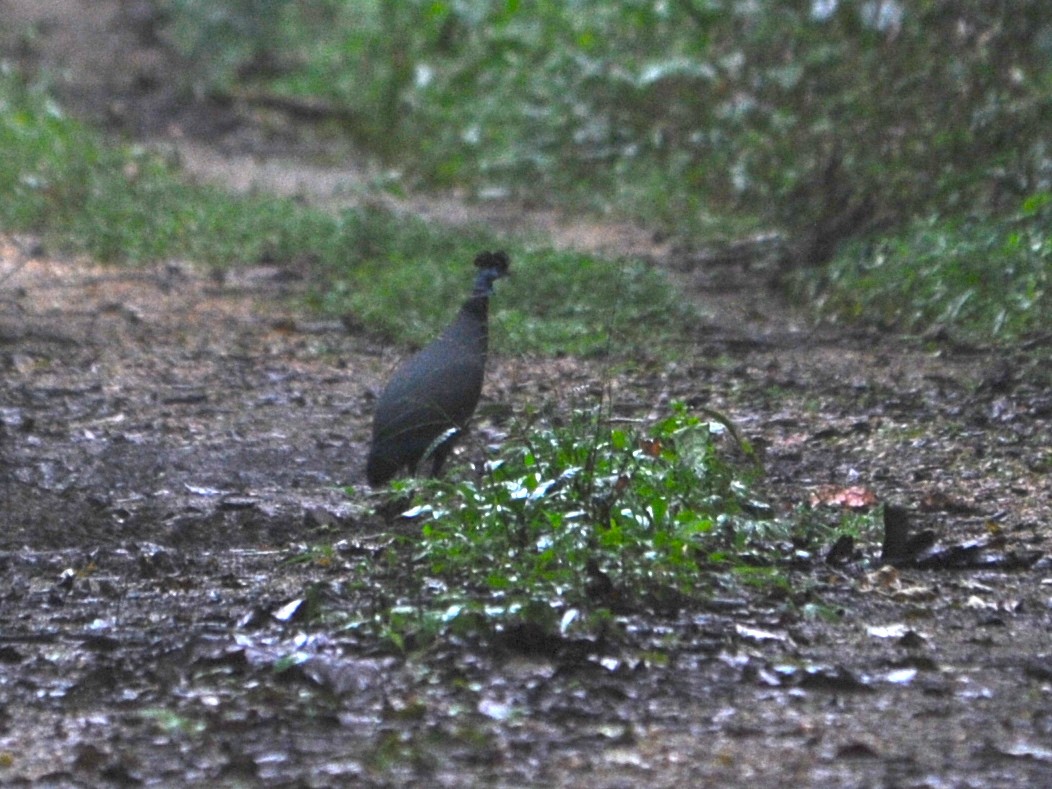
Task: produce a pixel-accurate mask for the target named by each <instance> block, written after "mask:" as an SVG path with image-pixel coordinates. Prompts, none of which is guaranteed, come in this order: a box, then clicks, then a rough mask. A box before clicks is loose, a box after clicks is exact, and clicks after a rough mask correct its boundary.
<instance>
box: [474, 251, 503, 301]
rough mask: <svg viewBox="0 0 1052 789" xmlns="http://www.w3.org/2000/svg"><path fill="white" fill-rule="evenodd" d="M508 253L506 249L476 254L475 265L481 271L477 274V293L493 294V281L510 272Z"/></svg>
mask: <svg viewBox="0 0 1052 789" xmlns="http://www.w3.org/2000/svg"><path fill="white" fill-rule="evenodd" d="M510 262H511V261H510V260H509V259H508V253H507V252H505V251H504V250H499V251H497V252H479V253H478V254H477V255H476V256H475V267H476V268H478V270H479V273H478V274H477V275H476V276H475V295H476V296H490V295H492V294H493V283H494V282H496V281H497V280H498V279H500V278H501V277H506V276H508V275H509V274H510V272H509V271H508V266H509V265H510Z"/></svg>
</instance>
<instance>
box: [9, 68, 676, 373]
mask: <svg viewBox="0 0 1052 789" xmlns="http://www.w3.org/2000/svg"><path fill="white" fill-rule="evenodd" d="M0 148H2V149H3V151H4V156H3V157H2V158H0V228H2V229H4V230H6V231H9V232H14V231H22V232H32V233H38V234H40V235H41V236H42V237H43V239H44V240H45V243H47V244H48V245H50V246H53V247H55V248H58V249H62V250H66V251H71V252H81V253H85V254H87V255H90V256H91V257H92V258H95V259H96V260H99V261H103V262H124V263H140V262H145V261H152V260H163V259H166V258H180V259H188V260H191V261H194V262H198V263H203V264H207V265H210V266H216V267H223V266H232V265H242V264H256V263H260V262H263V261H276V262H278V263H280V262H282V261H290V260H302V259H307V260H311V261H314V262H315V263H316V265H315V266H314V269H313V272H312V273H313V275H314V276H315V278H316V281H317V283H318V287H317V288H316V291H315V293H314V295H313V297H312V298H311V299H310V303H311V304H312V305H313V306H314V307H316V308H317V309H319V310H322V311H325V312H328V313H331V314H346V313H350V314H351V315H352V316H353V317H354V319H355V320H356V322H358V323H359V324H361V325H362V326H363V327H365V328H367V329H369V330H372V331H374V332H376V333H379V334H381V335H383V336H385V337H387V338H388V339H389V340H391V341H393V342H398V343H406V344H414V343H420V342H423V341H424V340H426V339H427V338H429V337H431V336H433V335H434V334H435V333H436V332H437V331H438V330H439V329H440V328H441V327H442V326H443V325H444V324H445V323H447V322H448V321H449V319H450V317H451V316H452V314H453V313H454V312H455V310H456V308H457V306H458V305H459V303H460V301H461V300H462V299H463V298H464V297H465V296H466V294H467V292H468V290H469V288H470V285H471V281H472V277H473V271H474V270H473V269H472V267H471V260H472V259H473V258H474V256H475V254H476V253H477V252H478V251H479V250H480V249H484V248H496V247H503V248H506V249H508V251H509V253H510V254H511V256H512V271H513V273H514V277H513V278H512V280H511V281H510V283H502V287H501V288H500V289H499V290H500V293H499V294H498V298H497V300H496V302H495V305H494V316H493V322H494V324H495V327H496V328H495V331H494V340H495V342H494V345H495V346H496V347H497V348H498V349H503V350H505V351H515V352H535V353H541V354H556V353H578V354H600V353H603V354H606V353H610V354H613V355H615V356H622V355H623V356H630V355H631V356H638V355H639V354H640V353H646V354H656V355H663V354H666V353H670V352H671V351H672V350H673V349H674V346H675V344H676V343H677V342H678V340H679V338H681V337H682V336H683V335H684V332H685V331H686V329H687V327H688V325H689V323H690V321H691V320H692V318H693V317H694V316H693V312H692V310H691V309H690V308H689V307H685V306H683V305H681V304H680V300H679V298H678V296H677V294H676V293H675V291H674V290H673V288H672V285H671V284H670V283H669V281H668V280H667V279H666V277H665V276H664V275H663V274H662V273H660V272H658V271H656V270H654V269H652V268H650V267H647V266H644V265H642V264H639V263H622V262H618V261H610V260H604V259H601V258H597V257H594V256H587V255H581V254H572V253H566V252H557V251H553V250H550V249H540V248H536V247H532V246H527V245H526V244H524V243H523V242H520V241H517V240H515V239H497V238H495V237H493V235H492V234H489V233H487V232H485V231H483V230H481V229H470V228H469V229H463V228H456V229H451V228H444V227H441V226H438V225H431V224H427V223H425V222H423V221H422V220H417V219H413V218H411V217H405V216H395V215H392V214H390V213H388V212H386V211H382V210H378V209H366V208H363V209H360V210H348V211H344V212H342V213H340V214H332V213H328V212H325V211H322V210H318V209H314V208H311V207H307V206H303V205H300V204H298V203H296V202H295V201H293V200H290V199H285V198H277V197H267V196H235V195H231V194H229V193H227V192H224V191H223V190H221V189H219V188H216V187H211V186H201V185H196V184H192V183H187V182H186V181H185V180H184V179H183V178H182V177H181V175H180V173H179V172H178V170H177V169H176V168H175V167H174V166H173V165H172V164H171V163H169V162H166V161H165V160H164V159H163V158H161V157H159V156H157V155H155V154H153V153H150V152H148V151H146V150H144V149H142V148H138V147H134V146H113V145H108V144H106V143H105V142H104V141H103V140H102V139H101V138H100V136H99V135H98V134H96V133H95V132H94V131H93V130H91V129H90V128H88V127H86V126H84V125H83V124H80V123H77V122H76V121H74V120H72V119H70V118H68V117H66V116H65V115H64V114H63V112H62V111H61V109H60V108H59V107H58V106H57V105H56V104H55V103H54V102H53V101H52V100H51V99H50V97H49V96H48V94H47V93H46V91H44V90H43V89H41V88H38V87H34V86H30V85H26V84H25V83H24V82H23V81H22V80H21V79H20V78H19V77H18V76H17V75H15V74H13V73H10V72H4V73H3V74H0ZM504 285H508V287H504Z"/></svg>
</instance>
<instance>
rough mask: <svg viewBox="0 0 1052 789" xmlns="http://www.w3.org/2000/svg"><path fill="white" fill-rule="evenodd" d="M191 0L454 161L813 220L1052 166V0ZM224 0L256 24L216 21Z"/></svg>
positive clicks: (1010, 183) (288, 84)
mask: <svg viewBox="0 0 1052 789" xmlns="http://www.w3.org/2000/svg"><path fill="white" fill-rule="evenodd" d="M170 5H171V6H173V8H174V9H175V10H176V12H177V13H176V14H175V18H176V19H177V20H178V19H181V18H183V17H185V16H186V15H187V14H189V15H190V17H191V21H196V23H197V24H196V25H188V26H187V27H189V28H190V29H192V30H193V31H194V33H195V34H196V39H195V40H196V41H197V42H198V43H197V44H195V45H194V46H195V47H196V49H194V48H191V49H190V51H197V49H201V48H205V49H224V50H227V51H234V52H237V51H239V50H238V48H237V47H234V48H233V49H231V48H230V46H229V44H230V43H231V42H230V37H231V35H230V31H231V30H234V29H239V30H241V31H242V34H243V35H244V36H246V37H249V38H251V39H252V40H253V41H254V42H255V48H256V49H258V48H259V47H263V46H269V47H271V48H276V47H275V45H274V43H273V42H274V41H275V40H280V41H281V42H282V43H283V45H284V49H285V50H286V51H292V52H295V53H296V58H295V59H292V58H286V62H285V64H284V68H282V69H278V70H276V71H275V73H274V74H272V75H269V78H264V81H265V82H266V83H267V84H268V85H269V86H270V87H271V88H272V89H274V90H277V91H284V92H289V93H294V94H307V95H311V96H324V97H327V98H329V99H331V100H332V101H333V102H334V103H335V104H337V105H339V106H342V107H346V108H348V109H349V110H351V111H352V112H353V113H354V114H355V115H356V118H357V119H356V120H355V121H354V122H353V123H352V127H353V128H352V132H353V133H354V134H355V135H356V136H357V137H358V138H359V139H360V140H362V141H364V142H365V143H366V144H367V145H369V147H370V148H372V149H373V150H376V151H379V152H381V153H383V154H384V155H386V156H397V157H398V158H399V159H400V160H401V161H402V163H403V164H404V165H405V166H406V167H407V168H408V169H410V170H412V171H414V172H416V173H417V174H419V175H422V176H425V177H427V178H428V179H430V180H433V181H438V182H440V183H442V182H444V183H448V182H452V181H456V182H460V183H464V182H470V183H475V184H476V185H478V186H479V188H491V189H492V188H496V189H501V190H509V189H517V190H529V191H530V192H532V193H534V194H544V195H546V196H549V197H550V196H551V195H552V194H553V193H555V192H556V191H557V192H558V193H559V194H560V195H562V196H565V197H567V198H569V199H573V200H578V201H580V200H588V201H593V202H600V203H602V202H605V201H607V200H610V199H612V200H614V201H615V202H617V203H619V204H620V205H621V206H622V207H628V208H630V209H635V210H640V211H644V212H648V215H649V216H651V217H652V218H664V219H667V220H670V221H674V222H676V224H677V225H682V223H683V221H684V220H688V218H690V217H694V216H696V215H697V214H698V212H699V209H701V208H702V207H703V206H709V207H710V208H711V207H712V206H713V205H723V206H725V207H732V208H734V209H735V210H736V211H738V212H740V211H741V210H742V209H743V208H744V209H745V210H746V211H747V212H750V213H754V214H760V215H763V216H765V218H766V219H768V220H771V219H774V220H776V221H778V222H780V223H783V224H785V225H787V226H788V227H790V228H792V229H797V230H805V229H807V228H809V227H810V226H811V224H812V223H814V222H816V221H818V222H823V221H832V220H835V219H836V218H837V217H838V214H839V213H840V212H843V211H844V210H846V209H850V210H852V211H858V212H859V213H860V214H864V215H865V216H859V217H856V218H855V221H856V222H857V223H864V222H866V221H869V220H872V219H881V220H886V219H888V218H891V217H894V218H902V217H904V216H908V215H909V213H910V212H912V211H914V210H923V209H924V208H925V207H928V208H930V207H931V205H932V204H933V202H939V203H945V202H947V201H953V202H954V203H956V204H958V205H968V204H975V203H976V202H977V201H978V202H982V203H984V204H989V203H991V202H994V203H996V201H997V200H998V199H999V197H1000V196H1003V195H1004V194H1010V193H1011V191H1010V190H1018V189H1022V190H1024V191H1025V190H1028V189H1030V190H1032V189H1033V188H1035V185H1036V184H1037V183H1039V182H1040V180H1041V179H1042V178H1045V179H1047V174H1048V164H1047V155H1046V148H1045V132H1044V130H1045V129H1046V128H1047V126H1048V122H1049V113H1050V109H1052V94H1050V87H1049V86H1050V84H1052V81H1050V79H1049V77H1050V70H1052V66H1050V65H1049V64H1050V63H1052V58H1050V57H1049V55H1050V48H1052V45H1050V44H1049V41H1050V40H1052V38H1050V35H1049V30H1050V24H1052V20H1050V17H1049V14H1048V11H1047V7H1046V3H1044V1H1043V0H1024V2H1019V3H1013V4H1008V5H1006V4H985V5H983V4H979V5H976V4H971V5H964V6H962V5H961V4H959V3H953V2H951V0H933V2H926V3H915V4H903V3H863V2H851V1H850V0H841V1H840V2H837V3H829V4H815V3H800V2H795V0H777V2H770V3H711V2H699V0H678V2H660V3H659V2H653V0H622V2H618V3H609V2H605V0H574V1H573V2H567V3H550V2H540V3H520V2H500V3H468V2H459V1H458V0H437V1H436V0H371V1H369V0H367V1H364V2H356V3H337V2H331V1H330V2H323V3H316V4H307V5H303V6H298V5H290V4H288V3H280V2H279V3H277V5H280V6H281V8H282V12H283V15H277V16H274V17H273V18H275V19H283V20H284V22H283V23H282V24H281V25H280V34H281V35H280V37H279V38H277V39H275V37H274V31H273V30H271V29H269V28H268V29H266V30H264V29H262V28H258V27H253V25H251V24H249V22H250V21H251V20H253V19H258V18H259V11H260V10H261V8H258V7H261V6H268V7H269V6H272V5H275V1H274V0H269V2H267V1H266V0H226V2H219V3H209V4H201V3H199V2H196V1H195V0H172V2H171V4H170ZM205 5H207V8H208V15H209V18H214V17H216V16H221V17H223V18H226V19H237V20H240V23H239V25H238V26H230V25H228V26H226V27H224V28H223V30H222V32H220V31H218V30H217V29H216V28H215V26H210V25H208V24H204V23H203V22H204V19H203V18H202V10H201V9H202V8H204V7H205ZM180 10H181V13H179V12H180ZM202 42H203V43H202ZM241 49H246V46H245V45H242V47H241ZM247 49H248V50H250V51H251V50H252V49H253V47H251V46H249V47H247ZM246 57H247V56H246ZM206 62H207V61H206ZM265 77H266V75H265ZM877 86H879V89H876V87H877ZM991 187H993V189H991ZM655 215H656V216H655Z"/></svg>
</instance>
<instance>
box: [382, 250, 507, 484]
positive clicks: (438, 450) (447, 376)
mask: <svg viewBox="0 0 1052 789" xmlns="http://www.w3.org/2000/svg"><path fill="white" fill-rule="evenodd" d="M475 265H476V266H477V267H478V268H479V273H478V275H477V276H476V278H475V288H474V291H473V292H472V294H471V296H470V297H469V298H468V299H467V301H465V302H464V304H463V306H461V308H460V312H459V313H458V314H457V317H456V318H455V319H454V321H453V322H452V323H451V324H450V325H449V326H447V327H446V328H445V330H444V331H443V332H442V334H440V335H439V336H438V338H437V339H435V340H434V341H433V342H431V343H430V344H429V345H427V346H425V347H424V348H422V349H421V350H420V351H419V352H418V353H416V354H415V355H414V356H412V357H410V358H409V359H407V360H406V361H405V362H403V363H402V365H401V366H400V367H399V368H398V369H397V370H395V372H394V375H392V376H391V380H390V381H389V382H388V384H387V386H386V387H385V388H384V391H383V393H382V394H381V395H380V397H379V399H378V400H377V401H376V414H375V416H374V417H373V441H372V447H371V448H370V450H369V460H368V463H367V464H366V470H365V473H366V477H367V478H368V480H369V484H370V485H374V486H376V485H382V484H384V483H385V482H387V481H388V480H390V479H391V478H392V477H393V476H394V475H395V474H397V473H398V472H399V471H401V470H402V469H403V468H407V469H409V471H410V473H413V472H415V471H416V466H417V464H418V463H419V462H420V461H421V460H422V459H423V457H424V455H425V454H426V453H427V451H428V449H431V450H432V455H431V457H432V469H431V473H432V474H437V473H438V472H439V471H440V470H441V468H442V464H443V463H444V462H445V460H446V457H447V456H448V455H449V453H450V451H451V450H452V448H453V442H454V440H455V439H456V437H457V434H459V433H460V432H461V431H463V430H464V427H465V425H466V424H467V421H468V420H469V419H470V418H471V415H472V414H473V413H474V412H475V406H476V405H478V401H479V395H480V394H481V393H482V378H483V374H484V373H485V369H486V352H487V346H488V338H489V297H490V295H491V294H492V293H493V282H494V281H495V280H496V279H498V278H499V277H503V276H505V275H506V274H507V273H508V256H507V255H506V254H505V253H504V252H482V253H480V254H479V255H478V256H477V257H476V258H475Z"/></svg>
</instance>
